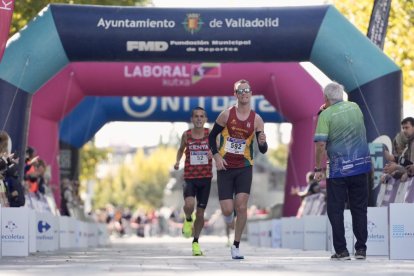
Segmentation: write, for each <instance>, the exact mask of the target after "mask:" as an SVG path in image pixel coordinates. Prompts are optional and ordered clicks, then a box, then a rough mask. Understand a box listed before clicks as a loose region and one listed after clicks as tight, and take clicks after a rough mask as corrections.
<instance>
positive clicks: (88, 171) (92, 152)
mask: <svg viewBox="0 0 414 276" xmlns="http://www.w3.org/2000/svg"><path fill="white" fill-rule="evenodd" d="M108 153H109V151H108V150H105V149H101V148H97V147H96V146H95V142H94V140H91V141H89V142H88V143H86V144H85V145H84V146H83V147H82V149H81V150H80V176H79V178H80V180H81V182H85V181H87V180H96V179H97V177H96V166H97V165H98V164H99V163H101V162H103V161H105V160H107V159H108Z"/></svg>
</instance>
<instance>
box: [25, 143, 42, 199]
mask: <svg viewBox="0 0 414 276" xmlns="http://www.w3.org/2000/svg"><path fill="white" fill-rule="evenodd" d="M38 159H39V156H37V155H36V150H35V149H34V148H32V147H27V149H26V160H25V163H26V164H25V166H24V180H25V182H26V187H27V189H28V190H29V192H31V193H37V192H38V191H39V184H38V182H37V180H38V179H37V173H36V162H37V160H38Z"/></svg>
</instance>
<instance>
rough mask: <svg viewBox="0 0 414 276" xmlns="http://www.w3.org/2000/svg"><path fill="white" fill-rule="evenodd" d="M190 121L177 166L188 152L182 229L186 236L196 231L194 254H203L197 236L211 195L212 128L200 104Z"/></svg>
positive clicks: (183, 137)
mask: <svg viewBox="0 0 414 276" xmlns="http://www.w3.org/2000/svg"><path fill="white" fill-rule="evenodd" d="M191 122H192V123H193V125H194V127H193V128H191V129H189V130H187V131H185V132H184V133H183V135H182V137H181V144H180V148H179V149H178V151H177V159H176V163H175V165H174V169H176V170H178V168H179V165H180V159H181V157H182V156H183V153H184V152H185V166H184V180H185V181H184V182H185V183H184V187H183V194H184V207H183V209H184V213H185V217H186V218H185V221H184V224H183V229H182V232H183V236H184V237H186V238H189V237H191V236H192V235H193V234H194V239H193V244H192V247H193V256H201V255H203V252H202V251H201V249H200V245H199V244H198V238H199V236H200V233H201V230H202V229H203V226H204V211H205V209H206V207H207V202H208V198H209V196H210V187H211V178H212V177H213V173H212V154H211V152H210V148H209V145H208V134H209V129H208V128H204V124H205V123H206V122H207V116H206V112H205V110H204V109H203V108H201V107H196V108H194V109H193V111H192V114H191ZM184 150H185V151H184ZM195 197H196V198H197V211H196V219H195V222H194V231H193V218H192V213H193V211H194V205H195V199H194V198H195Z"/></svg>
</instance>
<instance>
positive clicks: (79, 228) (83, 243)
mask: <svg viewBox="0 0 414 276" xmlns="http://www.w3.org/2000/svg"><path fill="white" fill-rule="evenodd" d="M88 235H89V233H88V224H87V223H86V222H83V221H80V220H76V247H79V248H86V247H88Z"/></svg>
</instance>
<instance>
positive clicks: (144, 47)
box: [126, 41, 168, 52]
mask: <svg viewBox="0 0 414 276" xmlns="http://www.w3.org/2000/svg"><path fill="white" fill-rule="evenodd" d="M126 49H127V51H128V52H133V51H139V52H165V51H167V50H168V43H167V42H166V41H127V43H126Z"/></svg>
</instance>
